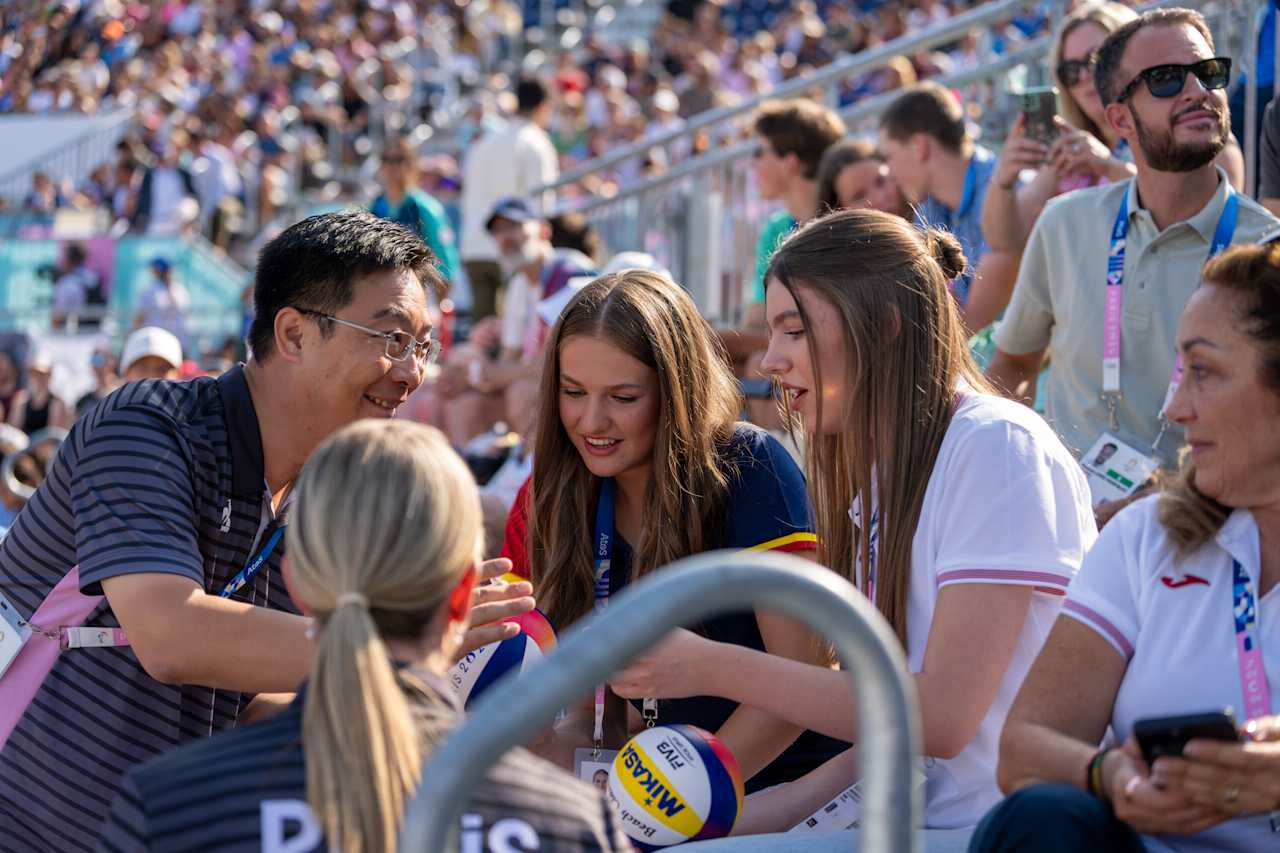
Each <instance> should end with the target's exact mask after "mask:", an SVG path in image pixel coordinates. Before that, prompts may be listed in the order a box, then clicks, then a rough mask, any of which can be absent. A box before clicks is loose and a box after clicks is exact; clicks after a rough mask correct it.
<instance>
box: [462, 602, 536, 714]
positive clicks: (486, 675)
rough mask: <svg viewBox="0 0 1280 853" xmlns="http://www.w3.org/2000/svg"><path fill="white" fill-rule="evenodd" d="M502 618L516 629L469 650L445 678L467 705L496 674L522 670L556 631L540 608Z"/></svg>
mask: <svg viewBox="0 0 1280 853" xmlns="http://www.w3.org/2000/svg"><path fill="white" fill-rule="evenodd" d="M506 621H507V622H514V623H516V624H517V625H519V626H520V633H519V634H516V635H515V636H514V637H512V638H511V639H509V640H503V641H502V642H499V643H490V644H489V645H487V646H481V647H480V648H478V649H476V650H475V651H473V652H469V653H468V654H467V655H466V656H465V657H463V659H462V660H460V661H458V662H457V664H455V665H454V667H453V670H452V671H451V672H450V673H449V682H450V683H451V684H452V685H453V689H454V690H455V691H456V692H457V694H458V698H459V699H461V700H462V703H463V705H464V706H465V707H467V708H470V707H471V703H472V702H473V701H474V700H475V698H476V697H477V696H479V695H480V694H482V693H484V691H486V690H488V689H489V687H490V686H491V685H493V683H494V682H496V681H497V680H498V679H499V678H501V677H502V676H504V675H506V674H507V673H508V672H512V671H515V672H522V671H523V670H524V669H525V667H528V666H531V665H533V664H536V663H537V662H538V661H540V660H542V656H543V655H545V654H546V653H548V652H550V651H551V650H552V649H553V648H555V645H556V633H555V631H554V630H552V628H551V623H550V622H548V621H547V617H546V616H544V615H543V614H542V613H541V612H540V611H537V610H531V611H529V612H528V613H522V614H521V615H519V616H515V617H513V618H511V619H507V620H506Z"/></svg>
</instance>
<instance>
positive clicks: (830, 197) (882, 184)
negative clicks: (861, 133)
mask: <svg viewBox="0 0 1280 853" xmlns="http://www.w3.org/2000/svg"><path fill="white" fill-rule="evenodd" d="M860 208H861V209H867V210H883V211H884V212H885V213H892V214H895V215H897V216H901V217H902V218H903V219H910V218H911V216H912V214H911V207H910V206H909V205H908V204H907V202H906V199H904V198H903V197H902V190H900V189H899V188H898V185H897V184H896V183H894V181H893V179H892V178H890V177H889V167H888V165H887V164H886V163H885V162H884V158H883V157H881V156H880V154H879V153H878V152H877V151H876V147H875V146H874V145H872V144H871V143H870V142H867V141H866V140H862V139H851V140H847V141H845V142H839V143H836V144H835V145H832V146H831V147H830V148H828V149H827V153H826V154H824V155H822V162H821V163H820V164H819V166H818V213H820V214H826V213H831V212H833V211H836V210H846V209H854V210H856V209H860Z"/></svg>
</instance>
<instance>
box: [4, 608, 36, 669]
mask: <svg viewBox="0 0 1280 853" xmlns="http://www.w3.org/2000/svg"><path fill="white" fill-rule="evenodd" d="M30 638H31V629H30V628H28V627H27V625H26V623H25V622H23V620H22V617H21V616H19V615H18V611H17V608H15V607H14V606H13V605H12V604H10V603H9V599H7V598H5V597H4V593H0V675H4V672H5V670H7V669H8V668H9V666H10V665H11V664H12V663H13V662H14V660H16V659H17V657H18V653H19V652H20V651H22V647H23V646H24V645H25V644H26V642H27V640H29V639H30Z"/></svg>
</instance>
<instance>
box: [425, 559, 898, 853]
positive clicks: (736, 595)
mask: <svg viewBox="0 0 1280 853" xmlns="http://www.w3.org/2000/svg"><path fill="white" fill-rule="evenodd" d="M764 602H767V603H768V607H769V609H770V610H776V611H779V612H781V613H784V614H786V615H787V616H790V617H792V618H794V619H797V620H799V621H801V622H804V623H805V624H807V625H808V626H809V627H810V628H812V629H813V630H814V631H816V632H818V633H819V634H821V635H822V636H823V637H825V638H827V639H828V640H829V641H830V642H831V643H832V645H833V646H834V648H835V651H836V654H837V656H838V657H839V659H840V661H841V663H842V664H843V665H844V668H845V671H846V672H847V674H848V676H849V678H850V679H851V680H852V682H853V683H854V684H855V685H856V692H855V695H856V696H857V713H858V738H857V742H858V761H859V765H860V767H861V770H862V776H863V778H864V779H865V782H866V784H865V786H864V789H865V791H866V795H865V799H864V800H863V803H862V809H863V811H862V824H861V828H860V838H861V842H862V849H863V850H867V851H876V853H889V851H892V853H908V852H909V851H919V850H920V849H921V848H920V843H919V838H918V834H917V833H916V831H915V829H916V827H917V826H919V824H920V819H921V817H922V815H923V793H922V791H921V789H920V787H919V786H916V785H914V784H912V780H911V774H912V767H913V766H914V765H915V763H916V759H917V757H918V755H919V752H918V750H919V745H920V743H921V740H920V721H919V715H918V713H917V707H916V695H915V685H914V683H913V681H912V679H911V676H910V675H909V673H908V671H907V665H906V658H905V657H904V656H903V653H902V648H901V646H900V645H899V643H898V641H897V638H896V637H895V636H894V634H893V631H892V630H891V629H890V627H889V624H888V623H887V622H886V621H885V620H884V617H882V616H881V615H880V613H879V612H878V611H877V610H876V609H875V606H874V605H873V604H872V603H871V602H870V601H868V600H867V599H866V598H865V597H864V596H862V595H860V594H859V593H858V592H857V591H856V590H855V589H854V588H853V587H852V586H851V585H849V584H848V583H847V582H846V581H844V580H843V579H841V578H840V577H838V576H837V575H836V574H835V573H834V572H830V571H827V570H825V569H820V568H817V567H815V566H814V565H813V564H812V563H807V562H805V561H802V560H800V559H798V558H796V557H789V556H786V555H782V554H744V553H741V552H727V551H722V552H718V553H712V554H702V555H698V556H694V557H688V558H686V559H683V560H679V561H677V562H675V563H673V564H672V565H671V566H670V567H668V568H666V569H663V570H662V571H659V572H654V573H653V574H651V575H648V576H646V577H645V578H643V579H641V580H639V581H637V582H636V583H634V584H632V585H631V586H629V587H628V588H627V589H626V590H624V591H623V592H622V594H621V595H618V596H616V597H614V598H612V599H611V600H610V602H609V609H608V611H607V612H604V613H595V614H593V615H592V616H590V617H589V618H587V619H585V620H583V622H582V623H580V624H579V625H577V626H575V627H574V628H573V629H572V630H570V631H569V632H568V633H566V634H565V636H564V638H563V639H562V641H561V642H560V644H559V647H558V648H557V649H556V651H554V652H553V653H552V654H550V655H549V656H548V657H547V658H546V659H545V660H544V661H543V662H542V664H540V665H539V666H538V667H537V668H536V670H532V671H530V672H527V673H525V674H523V675H521V676H520V677H517V678H512V679H505V680H504V681H503V682H501V683H499V684H498V685H497V686H495V687H494V688H493V689H492V690H490V691H489V692H488V693H486V694H485V695H484V696H483V697H482V698H481V699H480V701H479V702H478V703H477V705H476V708H475V710H474V711H473V712H472V713H470V714H469V715H468V719H467V722H466V723H464V724H463V725H462V727H461V728H459V729H458V730H457V731H456V732H454V733H453V735H452V736H450V737H449V738H448V739H447V740H446V741H445V742H444V743H443V744H441V745H440V746H439V747H438V748H437V749H436V750H435V752H434V754H433V755H432V756H431V757H430V758H429V759H428V761H427V763H426V766H425V768H424V770H423V773H422V785H421V787H420V788H419V789H418V792H417V794H416V795H415V796H414V798H413V800H412V801H411V802H410V803H409V805H408V808H407V809H406V812H405V825H404V832H403V834H402V835H401V839H400V850H401V851H403V853H411V851H412V853H423V851H431V853H436V852H437V851H444V850H456V849H457V840H458V832H457V830H458V820H459V817H460V815H461V812H462V809H463V807H464V805H465V803H466V802H467V797H468V795H469V794H470V792H471V790H472V788H474V786H475V785H476V783H478V782H479V781H480V780H481V779H482V778H483V777H484V775H485V773H486V771H487V768H489V767H491V766H492V765H493V763H494V762H495V761H497V759H498V758H499V757H500V756H501V755H502V754H503V753H504V752H506V751H507V750H508V749H510V748H511V747H513V746H516V745H517V744H521V743H525V742H527V741H529V740H530V739H531V738H533V737H534V736H535V735H536V734H538V733H539V732H541V731H543V730H545V729H546V727H547V726H548V725H550V724H551V721H552V719H553V718H554V717H555V714H556V712H557V711H558V710H559V709H560V708H561V707H562V706H563V705H564V703H565V701H566V700H568V699H570V698H571V697H574V696H582V695H586V694H587V693H589V692H590V691H591V689H592V688H593V687H594V686H595V685H596V684H598V683H600V682H601V681H603V680H606V679H607V678H608V677H609V676H610V675H611V674H613V673H614V672H616V671H617V670H618V669H620V668H621V667H623V666H624V665H626V663H627V662H628V661H630V660H631V659H632V658H633V657H635V656H636V655H637V654H639V653H641V652H643V651H644V650H645V649H648V648H651V647H652V646H653V645H654V644H655V643H657V642H659V641H660V640H661V639H662V637H663V636H664V635H666V634H667V632H668V631H669V630H670V629H672V628H674V627H677V626H680V625H688V624H692V623H695V622H697V621H699V620H702V619H706V618H707V617H710V616H715V615H717V614H721V613H727V612H731V611H739V610H748V609H752V608H754V607H758V606H760V605H761V604H762V603H764ZM517 704H518V705H519V707H520V709H521V713H519V714H516V715H514V716H513V715H512V714H511V708H512V707H513V706H515V705H517Z"/></svg>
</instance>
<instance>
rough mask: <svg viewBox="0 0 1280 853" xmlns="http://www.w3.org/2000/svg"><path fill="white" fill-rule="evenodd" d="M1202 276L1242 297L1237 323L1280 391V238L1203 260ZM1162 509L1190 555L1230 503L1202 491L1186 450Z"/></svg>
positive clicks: (1267, 379) (1261, 369)
mask: <svg viewBox="0 0 1280 853" xmlns="http://www.w3.org/2000/svg"><path fill="white" fill-rule="evenodd" d="M1201 281H1203V282H1204V284H1206V285H1213V286H1215V287H1219V288H1222V289H1223V290H1225V291H1228V292H1230V293H1232V294H1233V295H1234V296H1235V297H1236V299H1237V300H1239V302H1238V304H1237V310H1238V320H1239V324H1240V325H1239V328H1241V329H1243V330H1244V332H1245V334H1246V335H1247V336H1248V337H1249V338H1250V340H1251V342H1252V343H1253V345H1254V346H1255V347H1256V348H1257V350H1258V365H1257V367H1258V376H1259V380H1260V381H1261V382H1262V384H1263V385H1265V386H1266V387H1267V388H1269V389H1270V390H1271V391H1272V393H1274V394H1277V395H1280V243H1267V244H1265V245H1262V246H1252V245H1245V246H1233V247H1232V248H1230V249H1228V250H1227V251H1225V252H1223V253H1222V254H1221V255H1218V256H1217V257H1215V258H1213V259H1212V260H1210V261H1209V263H1208V264H1206V265H1205V268H1204V272H1203V273H1201ZM1242 416H1245V415H1242ZM1158 513H1159V518H1160V524H1161V525H1162V526H1163V527H1164V529H1165V532H1166V533H1168V535H1169V539H1170V540H1172V542H1173V544H1174V547H1175V548H1176V549H1177V551H1178V553H1179V554H1180V555H1182V556H1186V555H1187V554H1190V553H1191V552H1193V551H1195V550H1196V549H1198V548H1199V547H1201V546H1202V545H1204V544H1205V543H1206V542H1208V541H1209V540H1210V539H1212V538H1213V537H1214V536H1215V535H1216V534H1217V532H1218V531H1219V530H1221V529H1222V525H1223V524H1224V523H1226V520H1227V517H1228V516H1230V515H1231V507H1228V506H1225V505H1224V504H1221V503H1219V502H1218V501H1216V500H1214V499H1213V498H1211V497H1209V496H1208V495H1206V494H1205V493H1204V492H1202V491H1200V489H1199V488H1198V487H1197V486H1196V469H1195V466H1194V465H1192V464H1191V463H1190V461H1189V457H1187V456H1186V455H1185V454H1184V456H1183V460H1182V466H1181V469H1180V470H1179V471H1178V473H1177V475H1175V476H1174V477H1171V478H1169V479H1168V480H1167V481H1166V482H1165V483H1163V484H1162V488H1161V495H1160V504H1159V507H1158Z"/></svg>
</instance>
